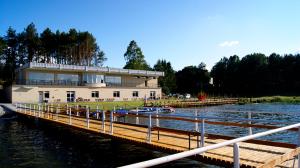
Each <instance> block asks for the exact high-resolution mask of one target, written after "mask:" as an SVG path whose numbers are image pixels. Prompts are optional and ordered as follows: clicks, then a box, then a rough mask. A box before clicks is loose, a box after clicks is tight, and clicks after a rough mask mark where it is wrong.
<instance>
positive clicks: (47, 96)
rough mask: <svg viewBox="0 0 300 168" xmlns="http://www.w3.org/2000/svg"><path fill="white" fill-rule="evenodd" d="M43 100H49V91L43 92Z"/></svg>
mask: <svg viewBox="0 0 300 168" xmlns="http://www.w3.org/2000/svg"><path fill="white" fill-rule="evenodd" d="M44 98H45V99H49V98H50V94H49V91H45V92H44Z"/></svg>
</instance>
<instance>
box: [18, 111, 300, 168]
mask: <svg viewBox="0 0 300 168" xmlns="http://www.w3.org/2000/svg"><path fill="white" fill-rule="evenodd" d="M19 113H20V114H22V115H25V116H30V117H33V115H34V114H37V113H32V112H26V114H24V112H23V111H22V112H19ZM34 117H36V116H34ZM40 119H42V120H45V121H49V122H56V123H58V124H63V125H65V126H69V127H73V128H77V129H82V130H87V131H90V132H94V133H99V134H101V135H105V136H108V137H111V138H115V139H119V140H124V141H128V142H132V143H136V144H139V145H143V146H146V147H150V148H154V149H158V150H163V151H167V152H181V151H185V150H188V148H189V141H188V138H189V137H188V136H187V135H185V134H178V133H176V132H172V131H169V130H167V129H161V130H160V139H159V140H158V138H157V136H158V133H157V131H153V132H152V134H151V135H152V136H151V141H152V142H151V143H148V141H147V132H148V128H147V127H143V126H136V125H134V124H122V123H120V122H118V123H114V124H113V134H111V132H110V123H109V122H108V121H106V122H105V130H102V123H101V121H99V120H95V119H90V124H89V128H88V127H87V124H86V119H85V118H82V117H76V116H72V117H71V119H72V122H71V123H72V124H70V123H69V116H68V115H62V114H58V120H56V114H54V115H52V114H50V115H49V114H48V113H44V112H42V114H41V116H40ZM226 140H227V139H226V138H222V136H219V137H217V138H216V136H211V137H210V136H209V137H205V146H208V145H211V144H216V143H220V142H224V141H226ZM190 143H191V148H192V149H193V148H196V147H197V138H196V137H194V136H191V142H190ZM239 146H240V163H241V166H242V167H262V168H264V167H274V166H276V165H280V164H281V163H282V162H285V161H286V160H287V161H288V160H289V159H291V158H292V157H293V156H295V155H297V154H298V153H299V152H300V150H299V148H296V149H293V148H290V147H275V146H270V145H267V144H255V143H249V142H241V143H239ZM197 158H199V159H200V160H201V161H203V162H206V163H211V164H216V165H222V166H230V165H232V164H233V163H232V162H233V147H232V146H226V147H222V148H218V149H214V150H210V151H208V152H205V153H203V154H201V155H199V156H197Z"/></svg>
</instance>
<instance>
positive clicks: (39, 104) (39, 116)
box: [38, 104, 41, 117]
mask: <svg viewBox="0 0 300 168" xmlns="http://www.w3.org/2000/svg"><path fill="white" fill-rule="evenodd" d="M38 110H39V117H41V105H40V104H39V109H38Z"/></svg>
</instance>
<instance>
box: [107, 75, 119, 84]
mask: <svg viewBox="0 0 300 168" xmlns="http://www.w3.org/2000/svg"><path fill="white" fill-rule="evenodd" d="M105 83H108V84H117V85H121V76H105Z"/></svg>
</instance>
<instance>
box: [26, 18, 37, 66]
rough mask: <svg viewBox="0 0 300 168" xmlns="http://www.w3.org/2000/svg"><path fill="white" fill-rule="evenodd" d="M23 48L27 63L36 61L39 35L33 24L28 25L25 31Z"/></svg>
mask: <svg viewBox="0 0 300 168" xmlns="http://www.w3.org/2000/svg"><path fill="white" fill-rule="evenodd" d="M24 33H25V46H26V50H27V54H28V56H27V59H28V61H29V62H31V61H33V60H36V61H38V60H39V58H38V56H39V55H38V50H39V48H38V47H39V43H40V39H39V35H38V33H37V30H36V28H35V25H34V24H33V23H30V24H29V25H28V26H27V27H26V29H25V32H24Z"/></svg>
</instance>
